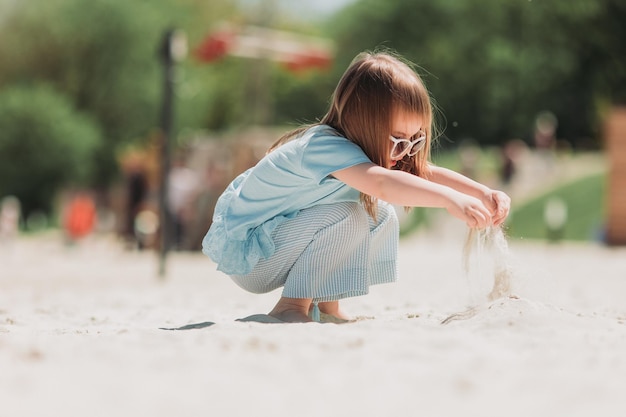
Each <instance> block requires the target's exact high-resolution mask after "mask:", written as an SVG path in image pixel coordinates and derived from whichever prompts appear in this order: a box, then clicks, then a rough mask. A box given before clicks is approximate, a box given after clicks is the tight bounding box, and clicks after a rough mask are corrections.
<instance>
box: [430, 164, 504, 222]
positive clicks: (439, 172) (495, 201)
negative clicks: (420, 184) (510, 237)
mask: <svg viewBox="0 0 626 417" xmlns="http://www.w3.org/2000/svg"><path fill="white" fill-rule="evenodd" d="M429 169H430V177H429V179H430V180H431V181H433V182H436V183H437V184H441V185H445V186H448V187H451V188H454V189H455V190H457V191H459V192H461V193H464V194H469V195H471V196H474V197H476V198H478V199H479V200H480V201H482V203H483V204H484V205H485V206H486V207H487V208H488V209H489V211H490V213H491V216H492V222H493V224H494V225H496V226H497V225H499V224H501V223H502V222H504V220H505V219H506V217H507V216H508V214H509V210H510V208H511V199H510V198H509V196H508V195H506V194H505V193H503V192H502V191H497V190H492V189H491V188H489V187H487V186H485V185H483V184H481V183H479V182H476V181H474V180H472V179H470V178H468V177H466V176H464V175H461V174H459V173H458V172H455V171H452V170H450V169H447V168H442V167H438V166H435V165H430V166H429Z"/></svg>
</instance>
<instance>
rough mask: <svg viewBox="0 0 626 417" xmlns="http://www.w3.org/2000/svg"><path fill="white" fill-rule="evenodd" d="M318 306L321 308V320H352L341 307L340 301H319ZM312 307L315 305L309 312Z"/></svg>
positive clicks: (345, 321) (338, 321) (327, 321)
mask: <svg viewBox="0 0 626 417" xmlns="http://www.w3.org/2000/svg"><path fill="white" fill-rule="evenodd" d="M318 307H319V309H320V322H322V323H348V322H350V321H352V319H351V318H350V317H349V316H347V315H345V314H344V313H343V312H342V311H341V310H340V309H339V301H327V302H323V303H318ZM312 308H313V305H311V307H310V308H309V314H310V313H311V310H312Z"/></svg>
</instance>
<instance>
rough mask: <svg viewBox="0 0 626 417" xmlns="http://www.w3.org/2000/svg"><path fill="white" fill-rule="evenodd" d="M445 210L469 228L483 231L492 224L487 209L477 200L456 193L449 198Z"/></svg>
mask: <svg viewBox="0 0 626 417" xmlns="http://www.w3.org/2000/svg"><path fill="white" fill-rule="evenodd" d="M446 210H448V213H450V214H451V215H453V216H454V217H456V218H458V219H460V220H463V221H464V222H465V223H467V226H468V227H471V228H476V229H484V228H485V227H487V226H489V225H490V224H491V222H492V215H491V212H490V211H489V209H488V208H487V207H486V206H485V205H484V204H483V203H482V202H481V201H480V200H479V199H477V198H474V197H472V196H469V195H467V194H463V193H459V192H456V193H455V195H454V196H453V197H452V198H450V200H449V204H448V206H446Z"/></svg>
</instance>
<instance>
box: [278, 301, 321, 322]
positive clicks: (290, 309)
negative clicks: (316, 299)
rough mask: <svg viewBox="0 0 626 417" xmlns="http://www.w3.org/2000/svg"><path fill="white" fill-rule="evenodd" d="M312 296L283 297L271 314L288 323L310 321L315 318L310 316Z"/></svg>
mask: <svg viewBox="0 0 626 417" xmlns="http://www.w3.org/2000/svg"><path fill="white" fill-rule="evenodd" d="M310 305H311V299H310V298H287V297H281V298H280V300H278V303H277V304H276V306H274V309H272V311H270V312H269V314H268V315H269V316H272V317H274V318H277V319H278V320H281V321H284V322H287V323H309V322H311V321H313V320H311V318H310V317H309V316H308V312H309V306H310Z"/></svg>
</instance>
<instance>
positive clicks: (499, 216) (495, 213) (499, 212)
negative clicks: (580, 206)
mask: <svg viewBox="0 0 626 417" xmlns="http://www.w3.org/2000/svg"><path fill="white" fill-rule="evenodd" d="M482 202H483V204H484V205H485V207H487V209H489V212H490V214H491V216H490V217H491V223H492V224H493V225H494V226H499V225H501V224H502V223H503V222H504V220H505V219H506V217H507V216H508V215H509V211H510V210H511V198H510V197H509V196H508V195H506V194H505V193H503V192H502V191H497V190H489V191H488V192H487V193H486V194H485V196H484V197H483V198H482Z"/></svg>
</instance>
